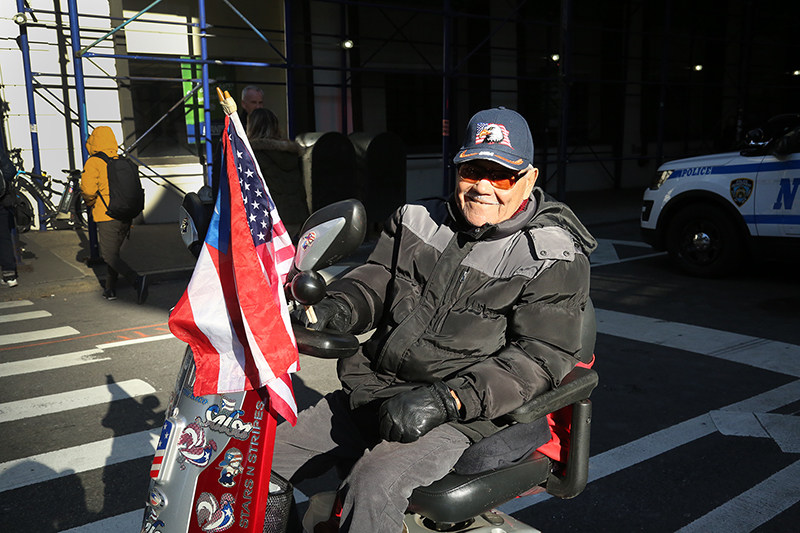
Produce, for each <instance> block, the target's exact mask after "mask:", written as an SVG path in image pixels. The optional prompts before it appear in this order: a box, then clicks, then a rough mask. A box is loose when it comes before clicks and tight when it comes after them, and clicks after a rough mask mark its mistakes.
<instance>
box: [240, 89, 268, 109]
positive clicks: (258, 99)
mask: <svg viewBox="0 0 800 533" xmlns="http://www.w3.org/2000/svg"><path fill="white" fill-rule="evenodd" d="M260 107H264V95H263V94H261V93H260V92H258V91H254V90H253V89H250V90H249V91H247V92H246V93H244V98H242V109H244V112H245V113H247V114H248V115H249V114H250V112H251V111H252V110H253V109H258V108H260Z"/></svg>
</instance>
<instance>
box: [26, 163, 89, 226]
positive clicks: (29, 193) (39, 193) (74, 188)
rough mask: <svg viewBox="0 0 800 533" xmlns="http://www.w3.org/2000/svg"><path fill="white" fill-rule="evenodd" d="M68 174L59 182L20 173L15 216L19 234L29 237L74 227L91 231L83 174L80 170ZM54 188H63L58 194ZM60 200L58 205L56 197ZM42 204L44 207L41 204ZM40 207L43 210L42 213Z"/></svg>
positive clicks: (46, 175) (64, 171)
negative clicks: (43, 230) (41, 231)
mask: <svg viewBox="0 0 800 533" xmlns="http://www.w3.org/2000/svg"><path fill="white" fill-rule="evenodd" d="M61 172H63V173H64V174H67V177H66V179H65V180H59V179H55V178H53V177H51V176H49V175H48V174H47V172H42V173H41V174H34V173H33V172H28V171H25V170H19V171H17V173H16V174H15V175H14V180H13V184H14V194H15V196H16V198H15V202H14V203H15V215H16V219H17V232H18V233H25V232H26V231H29V230H31V229H33V230H38V229H40V228H41V227H45V228H51V229H60V228H63V225H64V224H66V225H68V226H70V227H79V228H80V227H87V226H88V224H89V219H88V217H87V214H86V205H85V204H84V203H83V197H82V196H81V188H80V180H81V171H80V170H77V169H71V170H62V171H61ZM53 184H60V185H63V186H64V188H63V190H60V191H57V190H55V189H54V188H53ZM54 195H55V196H60V200H59V201H58V205H56V204H55V203H54V198H53V196H54ZM39 200H41V205H40V203H39ZM40 207H43V209H41V210H40Z"/></svg>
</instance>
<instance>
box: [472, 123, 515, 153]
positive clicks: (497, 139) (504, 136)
mask: <svg viewBox="0 0 800 533" xmlns="http://www.w3.org/2000/svg"><path fill="white" fill-rule="evenodd" d="M477 130H478V131H477V132H476V133H475V144H481V143H500V144H505V145H506V146H509V147H511V148H514V147H513V146H511V140H510V139H509V138H508V130H507V129H506V127H505V126H503V125H502V124H491V123H488V122H479V123H478V126H477Z"/></svg>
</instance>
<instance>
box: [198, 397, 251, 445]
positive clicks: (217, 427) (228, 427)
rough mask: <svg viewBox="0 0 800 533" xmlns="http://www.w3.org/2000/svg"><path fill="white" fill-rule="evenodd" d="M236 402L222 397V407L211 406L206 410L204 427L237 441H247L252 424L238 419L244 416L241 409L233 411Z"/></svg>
mask: <svg viewBox="0 0 800 533" xmlns="http://www.w3.org/2000/svg"><path fill="white" fill-rule="evenodd" d="M235 406H236V402H235V401H233V400H230V399H229V398H225V397H224V396H223V397H222V407H220V406H219V405H212V406H211V407H209V408H208V409H206V426H208V428H209V429H211V430H213V431H217V432H219V433H224V434H225V435H227V436H229V437H232V438H234V439H237V440H247V437H248V436H249V435H250V432H251V431H252V430H253V424H249V423H246V422H243V421H242V420H240V419H239V417H240V416H242V415H243V414H244V411H242V410H241V409H235Z"/></svg>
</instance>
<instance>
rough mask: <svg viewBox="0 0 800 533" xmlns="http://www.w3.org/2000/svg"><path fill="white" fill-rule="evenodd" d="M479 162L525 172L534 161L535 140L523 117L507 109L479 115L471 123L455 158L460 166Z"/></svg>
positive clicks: (489, 111)
mask: <svg viewBox="0 0 800 533" xmlns="http://www.w3.org/2000/svg"><path fill="white" fill-rule="evenodd" d="M475 159H486V160H487V161H494V162H495V163H499V164H501V165H503V166H504V167H507V168H510V169H513V170H524V169H526V168H528V165H530V164H531V162H532V161H533V137H531V130H530V128H529V127H528V123H527V122H526V121H525V119H524V118H522V115H520V114H519V113H517V112H516V111H512V110H511V109H506V108H505V107H497V108H493V109H485V110H483V111H479V112H477V113H476V114H475V115H474V116H473V117H472V118H471V119H470V121H469V125H468V126H467V133H466V134H465V136H464V145H463V146H462V147H461V148H460V149H459V150H458V153H457V154H456V156H455V157H454V158H453V163H455V164H456V165H460V164H461V163H466V162H467V161H473V160H475Z"/></svg>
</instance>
